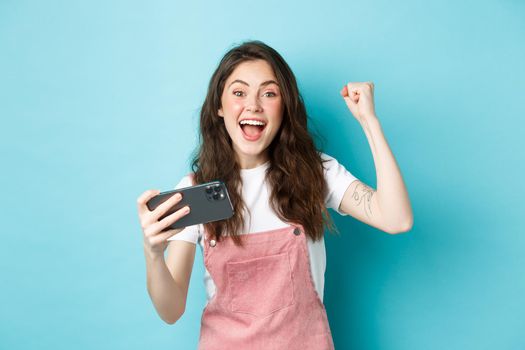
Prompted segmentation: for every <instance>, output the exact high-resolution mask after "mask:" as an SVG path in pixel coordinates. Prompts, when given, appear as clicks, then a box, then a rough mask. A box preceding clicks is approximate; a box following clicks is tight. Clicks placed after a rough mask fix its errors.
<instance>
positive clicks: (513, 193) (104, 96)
mask: <svg viewBox="0 0 525 350" xmlns="http://www.w3.org/2000/svg"><path fill="white" fill-rule="evenodd" d="M524 38H525V5H524V3H523V2H522V1H518V0H514V1H511V0H499V1H460V2H456V1H451V0H449V1H425V2H422V1H414V0H413V1H403V2H392V1H386V0H384V1H359V2H358V1H332V2H326V3H321V2H310V3H308V2H297V1H290V2H282V1H274V0H269V1H264V2H257V3H255V2H233V1H231V2H230V1H221V2H198V3H191V2H171V1H158V2H148V3H146V2H141V1H93V0H91V1H56V0H50V1H45V2H43V1H32V2H31V1H21V0H17V1H14V0H3V1H1V2H0V99H1V101H0V116H1V121H2V123H1V127H0V136H1V162H2V165H1V166H2V171H1V173H0V177H1V178H0V179H1V181H2V192H3V193H2V198H3V201H2V208H1V212H0V213H1V214H0V215H1V216H2V217H1V223H2V225H1V229H0V230H1V244H0V269H1V273H0V286H1V288H0V303H1V304H0V305H1V306H0V309H1V311H0V348H1V349H36V348H39V349H71V348H75V349H79V350H80V349H144V348H146V347H148V348H155V349H192V348H195V346H196V344H197V340H198V334H199V324H200V316H201V312H202V308H203V306H204V302H205V294H204V286H203V283H202V274H203V264H202V255H201V253H200V249H198V253H197V255H196V262H195V265H194V270H193V275H192V279H191V285H190V291H189V294H190V295H189V300H188V305H187V311H186V313H185V314H184V316H183V317H182V318H181V319H180V320H179V321H178V322H177V323H176V324H175V325H167V324H165V323H163V321H162V320H161V319H160V318H159V317H158V316H157V314H156V313H155V310H154V308H153V305H152V304H151V301H150V299H149V297H148V294H147V290H146V282H145V264H144V257H143V250H142V232H141V230H140V226H139V221H138V216H137V211H136V209H137V208H136V199H137V197H138V196H139V195H140V194H141V193H142V192H143V191H145V190H147V189H150V188H157V189H161V190H167V189H171V188H173V187H174V186H175V185H176V184H177V183H178V181H179V180H180V178H181V177H182V176H183V175H184V174H186V173H187V172H188V170H189V167H188V164H189V158H190V155H191V152H192V151H193V148H194V146H195V144H196V141H197V125H198V112H199V108H200V106H201V103H202V101H203V98H204V95H205V92H206V87H207V84H208V81H209V78H210V76H211V74H212V72H213V70H214V69H215V67H216V65H217V63H218V61H219V59H220V58H221V56H222V55H223V54H224V53H225V52H226V51H227V49H229V48H230V47H231V46H232V45H234V44H237V43H240V42H241V41H243V40H247V39H259V40H262V41H265V42H266V43H268V44H269V45H271V46H273V47H274V48H275V49H277V50H278V51H279V52H280V53H281V54H282V55H283V56H284V58H285V59H286V60H287V62H288V63H289V64H290V66H291V67H292V69H293V71H294V72H295V74H296V76H297V78H298V81H299V84H300V90H301V92H302V94H303V96H304V99H305V101H306V104H307V108H308V111H309V113H310V115H311V117H312V124H311V127H312V130H316V131H317V132H319V133H320V134H321V135H323V136H324V138H325V141H324V144H323V143H322V142H321V140H318V141H319V144H322V145H323V146H324V151H325V152H326V153H328V154H330V155H332V156H334V157H336V158H337V159H338V160H339V161H340V162H341V163H343V164H344V165H345V166H346V167H347V169H348V170H350V171H351V172H352V173H353V174H354V175H355V176H357V177H358V178H359V179H360V180H362V181H363V182H365V183H367V184H369V185H370V186H372V187H375V185H376V177H375V167H374V162H373V158H372V154H371V151H370V148H369V146H368V142H367V139H366V136H365V134H364V132H363V131H362V129H361V127H360V125H359V124H358V123H357V122H356V120H355V119H354V118H353V116H352V115H351V114H350V112H349V111H348V109H347V107H346V105H345V103H344V102H343V100H342V99H341V97H340V95H339V90H340V89H341V88H342V86H343V85H344V84H345V83H346V82H349V81H373V82H374V83H375V102H376V112H377V115H378V117H379V119H380V121H381V124H382V126H383V130H384V132H385V135H386V138H387V140H388V142H389V145H390V146H391V148H392V150H393V152H394V154H395V156H396V160H397V162H398V164H399V166H400V168H401V171H402V173H403V176H404V179H405V182H406V184H407V187H408V190H409V193H410V198H411V202H412V205H413V209H414V215H415V221H414V227H413V229H412V231H411V232H410V233H407V234H403V235H398V236H390V235H387V234H385V233H383V232H381V231H378V230H376V229H374V228H372V227H369V226H367V225H365V224H363V223H361V222H359V221H357V220H355V219H353V218H352V217H341V216H338V215H337V214H336V213H335V212H332V214H333V215H334V217H335V220H336V223H337V224H338V227H339V230H340V231H341V236H340V237H336V236H331V235H327V237H326V244H327V254H328V267H327V273H326V286H325V300H324V301H325V304H326V307H327V310H328V316H329V319H330V325H331V328H332V331H333V336H334V340H335V344H336V348H337V349H384V350H416V349H417V350H419V349H500V350H501V349H524V348H525V333H524V326H525V316H524V315H525V300H524V295H525V278H524V277H523V276H524V275H525V254H524V252H525V236H524V235H523V233H524V232H523V226H522V220H521V218H522V216H523V213H524V212H525V210H524V209H525V208H524V204H523V203H524V201H523V198H524V194H525V193H524V192H525V191H524V186H523V184H522V179H523V172H524V170H525V169H524V162H523V161H524V152H523V148H524V146H525V144H524V141H523V131H524V126H525V123H524V122H523V118H524V117H525V113H524V112H525V108H524V107H523V101H524V95H525V88H524V83H525V69H524V62H525V44H524V43H525V40H523V39H524Z"/></svg>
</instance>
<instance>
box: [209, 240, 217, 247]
mask: <svg viewBox="0 0 525 350" xmlns="http://www.w3.org/2000/svg"><path fill="white" fill-rule="evenodd" d="M216 245H217V242H216V241H215V240H214V239H212V240H211V241H210V246H212V247H215V246H216Z"/></svg>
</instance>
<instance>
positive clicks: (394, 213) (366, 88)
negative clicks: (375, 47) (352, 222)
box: [340, 82, 414, 234]
mask: <svg viewBox="0 0 525 350" xmlns="http://www.w3.org/2000/svg"><path fill="white" fill-rule="evenodd" d="M373 92H374V84H373V83H371V82H365V83H348V84H347V85H346V86H345V87H344V88H343V89H342V90H341V95H342V96H343V98H344V100H345V102H346V104H347V106H348V109H349V110H350V111H351V112H352V114H353V115H354V117H355V118H356V119H357V121H358V122H359V123H360V124H361V126H362V127H363V131H364V132H365V134H366V137H367V139H368V143H369V145H370V149H371V150H372V155H373V158H374V164H375V168H376V177H377V190H374V189H373V188H371V187H370V186H368V185H366V184H364V183H363V182H361V181H359V180H357V181H354V182H352V183H351V184H350V186H348V189H347V190H346V192H345V194H344V196H343V200H342V202H341V205H340V210H341V211H343V212H345V213H347V214H348V215H351V216H353V217H354V218H356V219H358V220H360V221H362V222H364V223H366V224H368V225H371V226H373V227H376V228H378V229H380V230H383V231H385V232H388V233H392V234H394V233H401V232H406V231H409V230H411V229H412V226H413V222H414V217H413V213H412V207H411V205H410V199H409V197H408V192H407V189H406V186H405V183H404V181H403V177H402V175H401V171H400V170H399V167H398V165H397V162H396V160H395V158H394V155H393V153H392V151H391V149H390V147H389V145H388V143H387V141H386V138H385V136H384V134H383V130H382V128H381V124H380V123H379V119H378V118H377V116H376V114H375V110H374V101H373Z"/></svg>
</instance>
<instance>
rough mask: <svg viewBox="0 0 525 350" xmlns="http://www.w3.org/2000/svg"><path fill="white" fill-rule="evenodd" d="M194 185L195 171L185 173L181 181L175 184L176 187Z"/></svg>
mask: <svg viewBox="0 0 525 350" xmlns="http://www.w3.org/2000/svg"><path fill="white" fill-rule="evenodd" d="M192 185H193V173H188V174H186V175H184V176H183V177H182V178H181V179H180V180H179V182H178V183H177V184H176V185H175V187H174V189H178V188H183V187H190V186H192Z"/></svg>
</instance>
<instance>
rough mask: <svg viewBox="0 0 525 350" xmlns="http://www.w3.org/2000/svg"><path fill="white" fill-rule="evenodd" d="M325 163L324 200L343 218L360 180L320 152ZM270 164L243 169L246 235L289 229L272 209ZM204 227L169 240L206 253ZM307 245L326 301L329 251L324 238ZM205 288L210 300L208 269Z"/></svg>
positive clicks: (212, 291)
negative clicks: (348, 193) (345, 203)
mask: <svg viewBox="0 0 525 350" xmlns="http://www.w3.org/2000/svg"><path fill="white" fill-rule="evenodd" d="M321 157H322V159H323V160H328V161H327V162H323V166H324V168H325V170H324V176H325V179H326V182H327V185H328V193H327V195H326V198H325V203H326V206H327V207H328V208H332V209H334V210H335V211H336V212H338V213H339V214H340V215H347V214H345V213H343V212H341V211H339V204H340V203H341V200H342V199H343V195H344V193H345V191H346V189H347V188H348V186H349V185H350V183H352V182H353V181H354V180H357V178H356V177H355V176H354V175H352V174H351V173H350V172H349V171H348V170H346V168H345V167H344V166H343V165H342V164H340V163H339V162H338V161H337V160H336V159H335V158H333V157H331V156H329V155H326V154H324V153H321ZM269 165H270V162H269V161H268V162H266V163H264V164H261V165H259V166H257V167H255V168H251V169H241V170H240V172H241V178H242V183H243V187H242V197H243V200H244V202H245V204H246V206H247V207H248V208H249V210H250V212H251V213H252V217H250V215H244V222H245V228H247V230H245V232H246V233H248V234H249V233H255V234H256V233H257V232H262V231H268V230H273V229H278V228H283V227H287V226H289V224H288V223H285V222H283V221H281V219H279V217H278V216H277V215H276V214H275V212H274V211H273V209H272V208H271V206H270V202H269V199H270V189H269V188H268V184H267V182H266V179H265V175H266V169H267V168H268V166H269ZM191 185H192V182H191V178H190V176H189V175H186V176H184V177H183V178H182V180H181V181H180V182H179V183H178V184H177V186H175V189H177V188H182V187H188V186H191ZM203 230H204V227H203V225H202V224H199V225H193V226H187V227H185V228H184V229H183V230H182V231H181V232H179V233H178V234H176V235H175V236H172V237H170V238H169V239H168V240H170V241H171V240H183V241H187V242H191V243H194V244H197V243H199V245H200V247H201V253H203V249H204V246H203V239H202V234H203ZM307 242H308V254H309V257H310V269H311V272H312V277H313V280H314V285H315V289H316V291H317V293H318V294H319V298H320V299H321V301H322V300H323V293H324V273H325V269H326V252H325V245H324V238H322V239H321V240H319V241H316V242H313V241H312V240H311V239H310V238H309V237H308V236H307ZM204 285H205V286H206V294H207V300H208V301H209V300H210V299H211V298H212V297H213V295H214V294H215V284H214V282H213V280H212V278H211V276H210V273H209V272H208V270H207V269H206V267H205V273H204Z"/></svg>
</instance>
